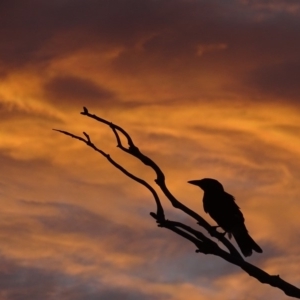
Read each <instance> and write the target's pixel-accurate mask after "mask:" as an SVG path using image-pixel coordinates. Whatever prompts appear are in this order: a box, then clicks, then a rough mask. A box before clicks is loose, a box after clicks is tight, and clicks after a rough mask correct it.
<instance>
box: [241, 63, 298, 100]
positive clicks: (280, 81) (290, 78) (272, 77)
mask: <svg viewBox="0 0 300 300" xmlns="http://www.w3.org/2000/svg"><path fill="white" fill-rule="evenodd" d="M299 82H300V62H299V61H292V62H290V61H289V62H285V63H280V64H273V65H268V66H263V67H261V68H258V69H256V70H255V71H253V72H252V73H251V74H250V75H249V78H248V80H246V83H248V84H249V86H250V87H253V88H254V89H255V90H257V91H259V92H260V93H263V94H267V95H271V96H273V97H275V99H276V98H278V97H279V98H281V99H283V100H290V99H292V100H294V101H297V102H298V103H300V86H299ZM275 99H274V100H275Z"/></svg>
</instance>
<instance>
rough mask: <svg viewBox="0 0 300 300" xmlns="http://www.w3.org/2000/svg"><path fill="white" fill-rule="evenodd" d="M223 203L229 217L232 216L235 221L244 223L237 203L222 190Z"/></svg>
mask: <svg viewBox="0 0 300 300" xmlns="http://www.w3.org/2000/svg"><path fill="white" fill-rule="evenodd" d="M223 204H224V206H225V207H226V210H227V211H228V212H230V215H231V218H234V219H235V220H236V221H237V222H241V223H244V221H245V219H244V216H243V214H242V212H241V211H240V208H239V207H238V205H237V204H236V203H235V201H234V197H233V196H232V195H230V194H228V193H226V192H224V197H223Z"/></svg>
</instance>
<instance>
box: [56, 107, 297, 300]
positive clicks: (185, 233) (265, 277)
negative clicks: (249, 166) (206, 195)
mask: <svg viewBox="0 0 300 300" xmlns="http://www.w3.org/2000/svg"><path fill="white" fill-rule="evenodd" d="M81 114H82V115H84V116H87V117H89V118H92V119H94V120H96V121H98V122H101V123H103V124H105V125H107V126H109V127H110V128H111V130H112V131H113V133H114V135H115V138H116V141H117V147H118V148H120V149H121V150H122V151H124V152H126V153H128V154H130V155H132V156H134V157H135V158H137V159H139V160H140V161H141V162H142V163H144V164H145V165H147V166H149V167H150V168H152V169H153V170H154V172H155V173H156V179H155V183H156V184H157V185H158V187H159V188H160V189H161V190H162V192H163V193H164V195H165V196H166V197H167V198H168V199H169V201H170V202H171V204H172V205H173V207H174V208H177V209H179V210H181V211H183V212H184V213H186V214H187V215H189V216H190V217H192V218H194V219H195V220H196V221H197V223H198V224H199V225H200V226H201V227H203V228H204V229H205V230H206V231H207V232H208V233H209V234H210V235H211V236H212V237H214V238H216V239H217V240H219V241H220V242H221V243H222V244H223V245H224V246H225V247H226V249H227V250H228V251H225V250H223V249H222V248H220V246H219V245H218V244H217V243H216V242H215V241H213V240H212V239H211V238H209V237H207V236H206V235H205V234H203V233H202V232H200V231H198V230H196V229H193V228H192V227H190V226H187V225H185V224H183V223H181V222H175V221H171V220H167V219H166V218H165V214H164V209H163V206H162V205H161V201H160V199H159V197H158V195H157V193H156V191H155V190H154V189H153V187H152V186H151V185H150V184H148V183H147V182H146V181H144V180H142V179H141V178H138V177H137V176H135V175H133V174H132V173H130V172H128V171H127V170H126V169H125V168H123V167H122V166H121V165H119V164H118V163H117V162H116V161H115V160H113V159H112V158H111V157H110V155H109V154H107V153H105V152H104V151H103V150H101V149H99V148H98V147H97V146H95V145H94V144H93V143H92V141H91V139H90V137H89V135H88V134H87V133H85V132H83V134H84V136H85V138H83V137H80V136H77V135H75V134H72V133H69V132H67V131H63V130H58V129H53V130H55V131H58V132H60V133H63V134H65V135H68V136H70V137H72V138H75V139H77V140H79V141H81V142H84V143H85V144H86V145H87V146H89V147H91V148H92V149H94V150H95V151H97V152H98V153H100V154H101V155H103V156H104V157H105V158H106V159H107V160H108V161H109V162H110V163H111V164H112V165H113V166H115V167H116V168H117V169H119V170H120V171H121V172H122V173H123V174H125V175H127V176H128V177H129V178H131V179H133V180H134V181H136V182H138V183H140V184H142V185H143V186H145V187H146V188H147V189H148V190H149V191H150V192H151V194H152V196H153V197H154V200H155V203H156V212H155V213H154V212H151V213H150V215H151V216H152V217H153V218H154V219H155V220H156V222H157V223H158V226H159V227H163V228H167V229H169V230H171V231H173V232H175V233H177V234H178V235H180V236H182V237H183V238H185V239H187V240H189V241H190V242H192V243H193V244H194V245H195V246H196V248H197V249H196V252H198V253H203V254H211V255H216V256H219V257H222V258H223V259H224V260H226V261H228V262H230V263H232V264H234V265H236V266H239V267H240V268H241V269H243V270H244V271H245V272H246V273H248V274H249V275H250V276H252V277H254V278H256V279H257V280H258V281H260V282H261V283H265V284H269V285H271V286H273V287H277V288H279V289H281V290H282V291H283V292H284V293H285V294H286V295H287V296H290V297H294V298H298V299H300V289H299V288H297V287H295V286H293V285H292V284H290V283H288V282H286V281H284V280H283V279H281V278H280V277H279V275H270V274H268V273H266V272H265V271H263V270H261V269H259V268H258V267H256V266H254V265H252V264H250V263H248V262H247V261H245V260H244V258H243V257H242V255H241V254H240V253H239V251H238V250H237V249H236V248H235V247H234V246H233V244H232V243H231V242H230V241H229V240H228V239H227V238H226V237H225V235H224V234H222V233H220V232H218V231H217V230H216V228H215V226H211V225H210V224H209V223H208V222H206V221H205V220H204V219H203V218H202V217H201V216H200V215H199V214H197V213H196V212H194V211H193V210H191V209H190V208H188V207H187V206H185V205H184V204H182V203H181V202H180V201H178V200H177V199H176V198H175V197H174V196H173V195H172V193H171V192H170V191H169V189H168V188H167V186H166V183H165V175H164V173H163V172H162V171H161V169H160V168H159V166H158V165H157V164H156V163H155V162H154V161H153V160H151V159H150V158H149V157H147V156H146V155H144V154H143V153H142V152H141V151H140V150H139V148H138V147H137V146H136V145H135V144H134V142H133V140H132V138H131V137H130V135H129V134H128V133H127V132H126V131H125V130H124V129H123V128H122V127H120V126H118V125H115V124H113V123H111V122H109V121H107V120H105V119H103V118H100V117H98V116H96V115H94V114H90V113H89V111H88V110H87V108H85V107H84V108H83V112H81ZM120 134H122V135H123V136H124V137H125V138H126V140H127V143H128V147H125V146H124V145H123V144H122V142H121V138H120ZM216 221H217V220H216ZM217 223H219V222H218V221H217ZM219 225H221V224H219ZM222 225H224V224H222ZM222 225H221V226H222ZM222 227H223V226H222ZM223 228H224V230H225V231H228V232H229V233H230V232H231V233H232V234H233V235H234V232H232V230H228V228H227V227H226V225H225V226H224V227H223ZM257 246H258V245H257ZM258 248H259V246H258ZM252 249H253V248H252ZM259 249H260V248H259ZM254 250H255V249H254ZM257 250H258V249H256V251H257ZM260 250H261V249H260ZM258 252H260V251H258ZM247 253H248V252H247ZM244 254H245V253H244Z"/></svg>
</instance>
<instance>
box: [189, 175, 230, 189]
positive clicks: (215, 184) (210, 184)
mask: <svg viewBox="0 0 300 300" xmlns="http://www.w3.org/2000/svg"><path fill="white" fill-rule="evenodd" d="M188 183H190V184H193V185H197V186H199V187H200V188H201V189H202V190H203V191H204V192H218V191H219V192H221V191H222V192H223V191H224V188H223V186H222V184H221V183H220V182H219V181H218V180H216V179H212V178H203V179H200V180H190V181H188Z"/></svg>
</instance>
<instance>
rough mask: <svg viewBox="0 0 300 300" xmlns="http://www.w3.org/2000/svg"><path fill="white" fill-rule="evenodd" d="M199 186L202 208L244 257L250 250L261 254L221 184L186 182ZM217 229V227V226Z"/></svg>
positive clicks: (231, 197) (233, 202)
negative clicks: (233, 239) (235, 243)
mask: <svg viewBox="0 0 300 300" xmlns="http://www.w3.org/2000/svg"><path fill="white" fill-rule="evenodd" d="M188 183H190V184H194V185H197V186H199V187H200V188H201V189H202V190H203V191H204V195H203V208H204V211H205V212H206V213H208V214H209V215H210V216H211V217H212V218H213V219H214V220H215V221H216V222H217V224H218V225H219V226H220V227H222V228H223V229H224V230H225V233H226V232H227V233H228V234H229V237H231V235H233V236H234V238H235V240H236V242H237V244H238V246H239V247H240V249H241V251H242V253H243V254H244V256H250V255H251V254H252V250H254V251H256V252H258V253H262V249H261V248H260V247H259V246H258V245H257V244H256V243H255V242H254V240H253V239H252V238H251V236H250V235H249V233H248V230H247V228H246V226H245V219H244V216H243V214H242V212H241V211H240V208H239V207H238V206H237V204H236V203H235V200H234V197H233V196H232V195H230V194H228V193H226V192H225V191H224V188H223V186H222V184H221V183H220V182H219V181H217V180H215V179H211V178H204V179H201V180H191V181H188ZM217 227H218V226H217Z"/></svg>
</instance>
